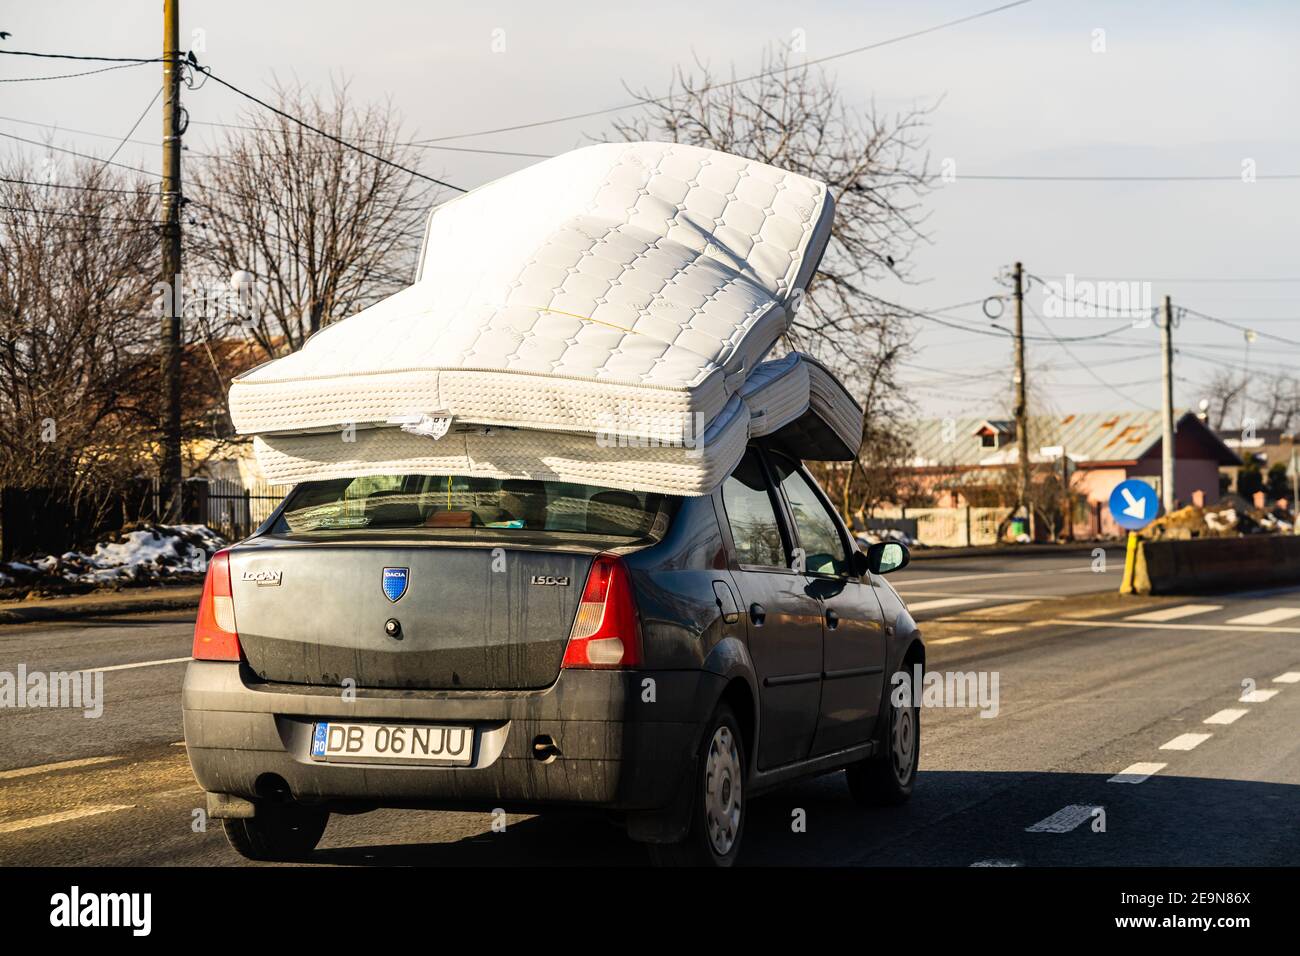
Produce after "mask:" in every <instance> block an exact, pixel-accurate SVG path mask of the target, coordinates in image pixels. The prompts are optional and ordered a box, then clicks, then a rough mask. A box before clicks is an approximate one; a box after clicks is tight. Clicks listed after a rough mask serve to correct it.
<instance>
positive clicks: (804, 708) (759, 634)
mask: <svg viewBox="0 0 1300 956" xmlns="http://www.w3.org/2000/svg"><path fill="white" fill-rule="evenodd" d="M722 503H723V508H724V509H725V511H726V519H727V524H728V527H729V529H730V536H731V541H732V555H733V558H734V560H733V563H732V566H731V572H732V575H733V577H734V579H735V581H736V585H737V587H739V589H740V592H741V614H742V616H743V617H744V619H745V623H746V634H747V637H748V644H749V655H750V658H751V659H752V660H753V663H754V670H755V672H756V676H757V677H758V684H759V688H758V697H759V701H758V710H759V725H758V747H757V751H758V753H757V755H756V758H757V765H758V767H759V769H760V770H767V769H769V768H771V767H777V766H780V765H782V764H787V763H792V762H794V761H797V760H803V759H804V758H806V757H807V756H808V753H809V750H810V748H811V747H812V741H813V735H814V733H815V732H816V730H817V717H818V712H819V711H818V701H819V698H820V694H821V671H822V627H821V613H822V612H821V606H820V604H819V603H818V601H817V599H816V598H815V597H813V596H811V595H810V594H808V593H807V591H806V587H807V581H806V579H805V577H804V576H803V575H802V574H798V573H796V572H795V571H793V570H791V569H790V567H789V561H790V555H791V549H792V547H793V545H792V542H791V539H790V535H789V532H788V529H786V528H785V527H784V525H783V523H782V521H781V520H780V519H779V518H778V517H777V515H778V512H779V511H780V508H779V507H778V502H777V498H776V495H775V492H774V489H773V488H772V486H771V482H770V479H769V477H768V473H767V469H766V467H765V466H764V463H763V459H762V456H761V455H760V454H759V452H758V451H757V450H756V449H754V448H750V449H749V450H748V451H746V452H745V457H744V458H743V459H741V462H740V464H739V465H737V466H736V468H735V470H734V471H733V472H732V473H731V476H730V477H728V478H727V480H726V481H725V482H723V485H722Z"/></svg>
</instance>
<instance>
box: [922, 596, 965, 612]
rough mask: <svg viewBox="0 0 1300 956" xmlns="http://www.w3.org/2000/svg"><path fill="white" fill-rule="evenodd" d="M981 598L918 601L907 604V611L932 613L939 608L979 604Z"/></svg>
mask: <svg viewBox="0 0 1300 956" xmlns="http://www.w3.org/2000/svg"><path fill="white" fill-rule="evenodd" d="M982 600H983V598H939V599H937V600H934V601H918V602H917V603H915V604H913V603H912V602H910V601H909V602H908V604H907V609H908V610H909V611H912V612H916V611H933V610H935V609H936V608H941V607H957V606H958V605H962V604H979V603H980V601H982Z"/></svg>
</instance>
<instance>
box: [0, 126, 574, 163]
mask: <svg viewBox="0 0 1300 956" xmlns="http://www.w3.org/2000/svg"><path fill="white" fill-rule="evenodd" d="M3 118H4V117H0V119H3ZM190 125H192V126H216V127H218V128H220V129H242V130H248V131H249V132H253V133H274V132H276V130H275V128H274V127H271V126H249V125H248V124H246V123H219V122H217V121H216V120H191V121H190ZM362 142H369V143H370V144H371V145H375V146H411V147H414V148H415V149H440V150H446V151H447V152H452V153H479V154H482V155H485V156H513V157H522V158H524V159H551V158H552V157H553V156H554V155H555V154H554V153H526V152H521V151H519V150H512V149H487V148H484V147H476V146H439V145H436V144H433V143H426V142H423V141H418V140H393V141H392V142H387V141H385V140H369V141H367V140H362Z"/></svg>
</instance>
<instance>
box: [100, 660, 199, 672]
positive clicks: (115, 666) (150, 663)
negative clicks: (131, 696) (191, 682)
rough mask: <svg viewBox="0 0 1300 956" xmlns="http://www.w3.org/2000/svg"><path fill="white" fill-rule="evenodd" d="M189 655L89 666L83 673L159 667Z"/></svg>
mask: <svg viewBox="0 0 1300 956" xmlns="http://www.w3.org/2000/svg"><path fill="white" fill-rule="evenodd" d="M192 659H193V658H189V657H169V658H167V659H166V660H165V661H137V662H136V663H134V664H113V665H111V666H109V667H87V668H86V669H85V670H84V671H83V672H82V673H85V674H102V673H103V672H105V671H129V670H131V669H132V668H135V667H157V666H158V665H159V664H179V663H181V662H182V661H189V660H192Z"/></svg>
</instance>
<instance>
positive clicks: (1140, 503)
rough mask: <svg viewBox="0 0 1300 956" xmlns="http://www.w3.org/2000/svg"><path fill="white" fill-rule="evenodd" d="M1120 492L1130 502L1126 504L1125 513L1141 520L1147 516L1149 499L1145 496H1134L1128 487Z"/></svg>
mask: <svg viewBox="0 0 1300 956" xmlns="http://www.w3.org/2000/svg"><path fill="white" fill-rule="evenodd" d="M1119 493H1120V494H1121V495H1123V496H1124V500H1125V501H1127V502H1128V504H1127V505H1125V506H1124V514H1126V515H1128V516H1129V517H1130V518H1136V519H1137V520H1138V521H1141V520H1142V519H1143V518H1145V517H1146V516H1147V500H1146V499H1145V498H1134V497H1133V492H1131V491H1129V490H1128V489H1127V488H1121V489H1120V490H1119Z"/></svg>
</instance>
